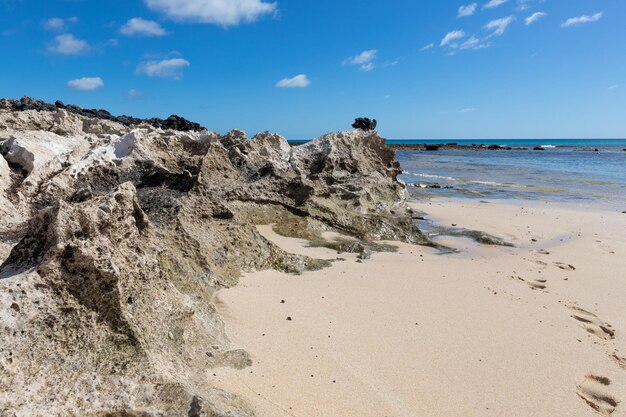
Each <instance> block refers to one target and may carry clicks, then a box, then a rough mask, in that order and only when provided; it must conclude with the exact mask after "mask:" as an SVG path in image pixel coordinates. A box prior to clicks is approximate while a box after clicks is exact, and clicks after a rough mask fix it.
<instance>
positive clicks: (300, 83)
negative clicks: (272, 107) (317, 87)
mask: <svg viewBox="0 0 626 417" xmlns="http://www.w3.org/2000/svg"><path fill="white" fill-rule="evenodd" d="M310 84H311V80H309V79H308V78H307V76H306V74H299V75H296V76H295V77H292V78H283V79H282V80H280V81H279V82H277V83H276V87H279V88H304V87H308V86H309V85H310Z"/></svg>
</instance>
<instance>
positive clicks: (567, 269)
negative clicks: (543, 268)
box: [554, 262, 576, 271]
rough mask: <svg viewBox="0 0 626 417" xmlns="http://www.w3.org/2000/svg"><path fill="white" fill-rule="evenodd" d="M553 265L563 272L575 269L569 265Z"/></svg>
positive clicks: (560, 263)
mask: <svg viewBox="0 0 626 417" xmlns="http://www.w3.org/2000/svg"><path fill="white" fill-rule="evenodd" d="M554 265H555V266H556V267H557V268H559V269H562V270H564V271H575V270H576V267H574V265H570V264H566V263H563V262H555V263H554Z"/></svg>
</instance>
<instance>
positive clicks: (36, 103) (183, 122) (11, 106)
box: [0, 97, 206, 132]
mask: <svg viewBox="0 0 626 417" xmlns="http://www.w3.org/2000/svg"><path fill="white" fill-rule="evenodd" d="M2 110H4V111H13V112H19V111H27V110H33V111H40V112H41V111H46V112H55V111H57V110H65V111H67V112H68V113H72V114H77V115H79V116H84V117H87V118H92V119H99V120H109V121H112V122H116V123H120V124H122V125H124V126H138V125H141V124H149V125H151V126H153V127H156V128H161V129H173V130H179V131H181V132H188V131H196V132H199V131H202V130H206V129H205V128H204V127H202V126H200V125H199V124H198V123H194V122H190V121H189V120H187V119H185V118H183V117H180V116H177V115H175V114H173V115H171V116H170V117H168V118H167V119H159V118H150V119H138V118H136V117H130V116H113V115H112V114H111V113H109V112H108V111H106V110H96V109H85V108H82V107H80V106H75V105H72V104H68V105H66V104H63V102H61V101H56V102H55V103H54V104H51V103H46V102H43V101H41V100H37V99H34V98H31V97H22V98H21V99H20V100H11V99H2V100H0V111H2Z"/></svg>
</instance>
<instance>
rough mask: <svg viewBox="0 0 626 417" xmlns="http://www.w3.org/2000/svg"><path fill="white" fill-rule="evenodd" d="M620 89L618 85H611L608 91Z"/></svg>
mask: <svg viewBox="0 0 626 417" xmlns="http://www.w3.org/2000/svg"><path fill="white" fill-rule="evenodd" d="M618 87H619V85H617V84H614V85H610V86H608V87H607V90H609V91H611V90H615V89H616V88H618Z"/></svg>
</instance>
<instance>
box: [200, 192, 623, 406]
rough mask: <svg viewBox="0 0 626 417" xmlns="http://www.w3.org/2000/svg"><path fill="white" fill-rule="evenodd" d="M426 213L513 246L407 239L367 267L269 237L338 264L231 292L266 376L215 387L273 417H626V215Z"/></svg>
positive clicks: (466, 209)
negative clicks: (447, 249) (433, 244)
mask: <svg viewBox="0 0 626 417" xmlns="http://www.w3.org/2000/svg"><path fill="white" fill-rule="evenodd" d="M413 208H414V209H415V210H419V211H421V212H424V213H426V214H427V217H428V219H430V220H432V221H433V222H435V223H436V224H439V225H446V226H450V225H452V224H455V225H458V226H459V227H464V228H467V229H472V230H480V231H484V232H487V233H490V234H493V235H495V236H498V237H501V238H503V239H505V240H507V241H509V242H511V243H513V244H514V245H515V247H501V246H485V245H479V244H477V243H475V242H473V241H471V240H469V239H467V238H458V237H445V238H441V239H440V240H438V242H439V243H442V244H446V245H449V246H452V247H455V248H457V249H459V252H458V253H454V254H442V253H441V252H439V251H438V250H436V249H432V248H428V247H423V246H413V245H408V244H400V243H397V242H393V243H392V244H393V245H395V246H397V247H398V251H397V252H396V253H374V254H373V256H372V258H371V259H368V260H364V261H362V262H360V260H358V259H357V258H356V255H353V254H337V253H336V252H334V251H331V250H328V249H323V248H322V249H320V248H309V247H307V242H306V241H303V240H298V239H291V238H285V237H281V236H278V235H276V234H275V233H274V232H273V231H272V229H271V227H269V226H263V227H260V228H259V230H260V232H261V233H262V234H263V235H264V236H265V237H267V238H269V239H270V240H272V241H274V242H275V243H277V244H278V245H279V246H280V247H282V248H283V249H286V250H288V251H290V252H293V253H299V254H306V255H309V256H312V257H316V258H323V259H330V260H335V262H334V263H333V266H332V267H330V268H326V269H323V270H320V271H314V272H305V273H304V274H302V275H300V276H296V275H288V274H283V273H279V272H275V271H271V270H270V271H264V272H258V273H251V274H247V275H246V276H244V277H243V278H242V279H241V281H240V283H239V285H238V286H236V287H234V288H231V289H226V290H222V291H220V292H218V293H217V295H216V296H215V302H216V304H217V306H218V310H219V312H220V315H221V316H222V317H223V318H224V320H225V321H226V330H227V334H228V336H229V337H230V338H231V340H232V341H233V344H234V345H235V347H238V348H242V349H246V350H247V351H248V352H249V353H250V355H251V357H252V360H253V365H252V366H251V367H250V368H246V369H244V370H234V369H230V368H219V369H216V370H214V376H213V380H212V381H211V383H213V384H215V385H216V386H218V387H221V388H223V389H225V390H227V391H229V392H234V393H237V394H239V395H241V396H242V397H244V398H245V399H247V400H248V401H249V402H250V404H252V406H253V408H254V410H255V412H256V413H257V414H258V416H261V417H274V416H277V417H281V416H297V417H320V416H335V417H351V416H355V417H356V416H359V417H369V416H371V417H382V416H388V417H404V416H407V417H409V416H429V417H433V416H442V417H444V416H445V417H450V416H464V417H468V416H498V417H502V416H507V417H509V416H511V417H512V416H519V417H529V416H542V417H544V416H555V417H557V416H580V417H583V416H594V415H598V414H599V415H612V416H626V406H624V404H623V403H621V402H622V401H625V400H626V359H624V358H625V357H626V314H625V313H624V300H626V279H625V278H626V276H625V272H624V271H625V270H626V262H625V261H624V259H626V258H625V253H626V227H625V225H626V215H625V214H621V213H620V212H619V211H614V210H613V211H609V210H604V209H601V208H589V207H582V206H575V205H573V204H572V205H565V204H564V203H559V204H557V203H544V202H528V201H525V202H505V201H496V200H491V201H489V202H479V201H476V200H469V199H437V200H432V201H426V202H414V203H413ZM328 238H333V236H328ZM338 257H339V258H340V259H337V258H338Z"/></svg>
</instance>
